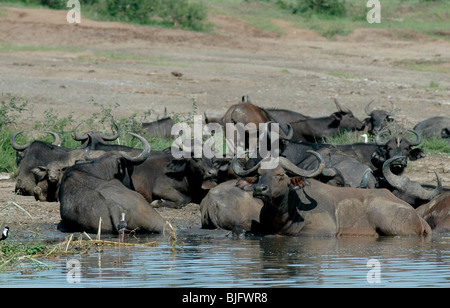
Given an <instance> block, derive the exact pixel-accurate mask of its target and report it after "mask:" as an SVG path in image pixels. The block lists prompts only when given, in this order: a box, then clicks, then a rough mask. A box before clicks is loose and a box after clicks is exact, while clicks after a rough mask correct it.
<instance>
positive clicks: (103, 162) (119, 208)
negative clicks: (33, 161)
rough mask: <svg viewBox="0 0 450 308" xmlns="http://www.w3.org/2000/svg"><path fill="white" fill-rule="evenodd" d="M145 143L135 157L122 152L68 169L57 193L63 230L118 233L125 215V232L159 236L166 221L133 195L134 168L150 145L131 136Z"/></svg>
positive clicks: (145, 202) (145, 156)
mask: <svg viewBox="0 0 450 308" xmlns="http://www.w3.org/2000/svg"><path fill="white" fill-rule="evenodd" d="M130 134H132V135H133V136H135V137H137V138H138V139H139V140H141V142H142V143H144V145H145V147H144V150H142V152H141V153H140V154H139V155H137V156H131V155H130V154H129V153H128V152H124V151H110V152H108V153H105V155H103V156H101V157H99V158H96V159H93V160H91V161H88V162H81V163H78V164H75V165H74V166H71V167H69V168H67V170H66V171H65V172H64V175H63V178H62V180H61V185H60V190H59V200H60V212H61V219H62V228H63V229H64V230H67V231H86V232H96V231H97V230H98V229H99V221H100V218H101V231H102V232H103V233H117V232H118V225H119V220H120V218H121V216H122V213H125V217H126V224H127V229H130V230H134V231H136V232H142V233H153V232H156V233H159V232H162V231H163V229H164V226H165V224H166V221H165V220H164V219H163V218H162V217H161V216H160V215H159V214H158V213H157V212H156V210H155V209H154V208H153V207H152V206H151V205H150V204H149V203H148V202H147V201H146V200H145V198H144V197H143V196H142V195H141V194H139V193H138V192H136V191H134V183H133V180H132V175H133V171H134V168H135V167H136V166H137V165H139V164H141V163H143V162H144V161H145V160H146V159H147V158H148V156H149V154H150V145H149V144H148V142H147V141H146V140H145V139H144V138H143V137H141V136H138V135H136V134H133V133H130Z"/></svg>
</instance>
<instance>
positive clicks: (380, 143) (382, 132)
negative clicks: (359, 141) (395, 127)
mask: <svg viewBox="0 0 450 308" xmlns="http://www.w3.org/2000/svg"><path fill="white" fill-rule="evenodd" d="M385 132H387V130H386V129H383V130H381V131H379V132H378V134H377V135H376V136H375V143H376V144H378V145H386V143H387V141H386V142H381V135H382V134H384V133H385Z"/></svg>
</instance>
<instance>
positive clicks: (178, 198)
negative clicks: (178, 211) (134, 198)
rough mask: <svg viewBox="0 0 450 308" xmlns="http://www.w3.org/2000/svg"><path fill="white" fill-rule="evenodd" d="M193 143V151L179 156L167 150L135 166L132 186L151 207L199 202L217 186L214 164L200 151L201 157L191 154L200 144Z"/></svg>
mask: <svg viewBox="0 0 450 308" xmlns="http://www.w3.org/2000/svg"><path fill="white" fill-rule="evenodd" d="M189 141H191V140H189ZM192 142H194V146H193V147H192V151H193V152H192V153H184V154H183V155H182V157H180V158H175V157H174V156H173V154H169V153H162V154H160V155H154V156H150V157H149V158H148V159H147V160H146V161H145V162H144V163H142V164H141V165H139V166H137V167H136V168H135V170H134V174H133V176H132V178H133V182H134V185H135V189H136V191H138V192H139V193H141V194H142V195H143V196H144V197H145V198H146V199H147V201H148V202H151V204H152V205H153V206H154V207H173V208H180V207H183V206H185V205H187V204H188V203H189V202H195V203H200V201H201V200H202V199H203V198H204V196H205V195H206V194H207V192H208V190H209V189H211V188H213V187H215V186H216V185H217V181H218V172H219V170H218V168H217V167H216V166H217V165H216V166H215V165H214V161H213V160H212V159H211V158H208V157H206V156H205V155H204V153H203V151H202V157H201V158H196V157H194V156H193V153H194V152H195V147H196V146H199V145H198V143H196V142H195V141H192ZM226 168H228V167H226Z"/></svg>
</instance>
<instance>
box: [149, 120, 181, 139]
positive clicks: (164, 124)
mask: <svg viewBox="0 0 450 308" xmlns="http://www.w3.org/2000/svg"><path fill="white" fill-rule="evenodd" d="M174 124H175V122H174V121H173V120H172V119H171V118H170V117H164V118H162V119H157V120H156V121H153V122H146V123H142V125H141V127H142V129H143V130H144V131H145V132H146V133H147V136H149V137H160V138H161V137H163V138H171V137H172V127H173V125H174Z"/></svg>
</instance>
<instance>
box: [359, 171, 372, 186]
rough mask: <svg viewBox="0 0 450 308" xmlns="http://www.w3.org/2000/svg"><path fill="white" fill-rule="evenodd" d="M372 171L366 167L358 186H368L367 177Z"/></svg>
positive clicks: (368, 177)
mask: <svg viewBox="0 0 450 308" xmlns="http://www.w3.org/2000/svg"><path fill="white" fill-rule="evenodd" d="M371 173H373V171H372V169H370V168H368V169H367V170H366V172H364V175H363V176H362V178H361V182H359V186H358V187H359V188H367V187H369V179H370V174H371Z"/></svg>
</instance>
